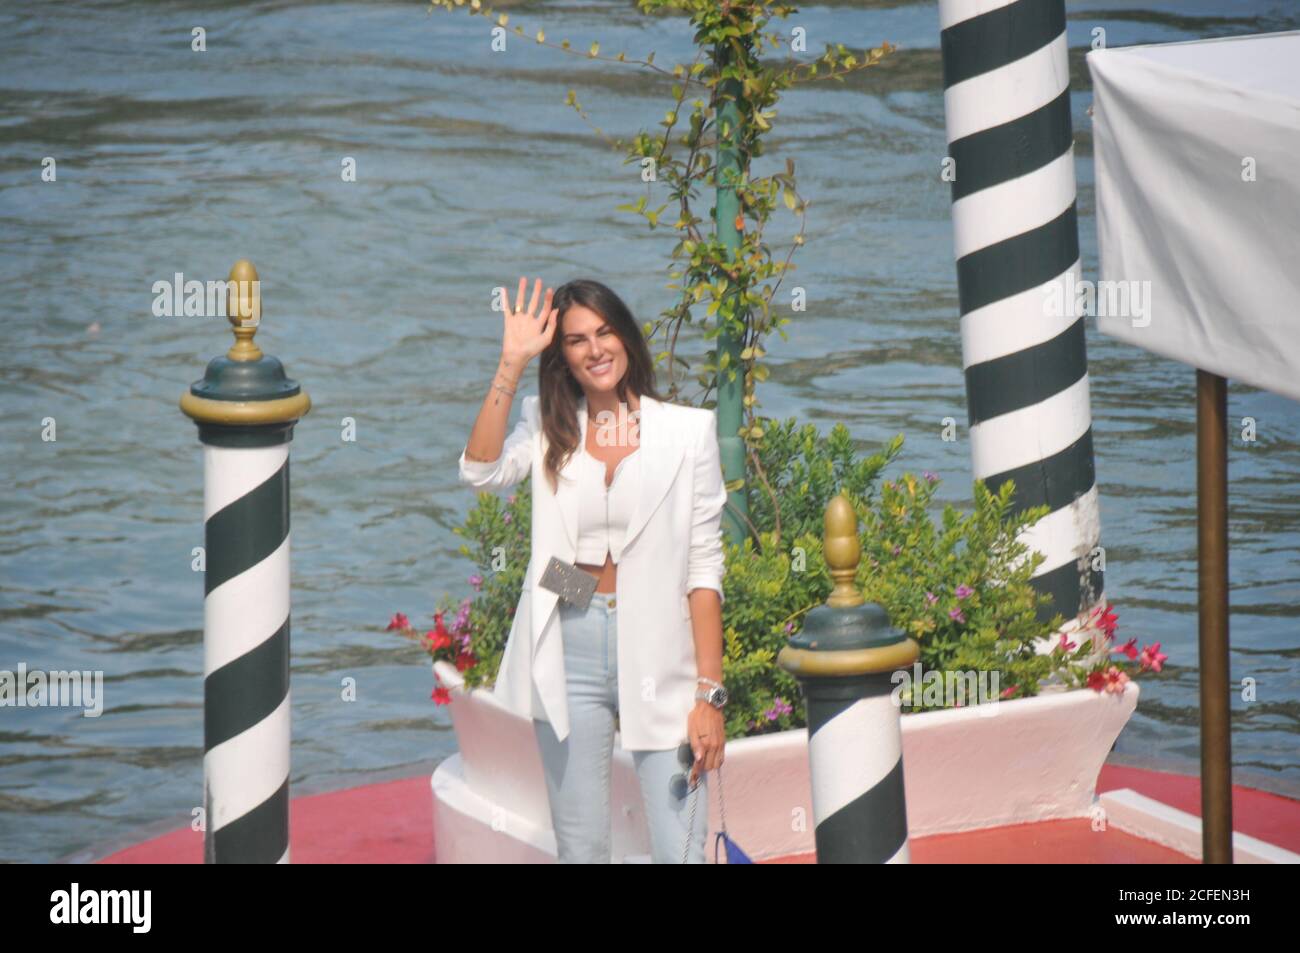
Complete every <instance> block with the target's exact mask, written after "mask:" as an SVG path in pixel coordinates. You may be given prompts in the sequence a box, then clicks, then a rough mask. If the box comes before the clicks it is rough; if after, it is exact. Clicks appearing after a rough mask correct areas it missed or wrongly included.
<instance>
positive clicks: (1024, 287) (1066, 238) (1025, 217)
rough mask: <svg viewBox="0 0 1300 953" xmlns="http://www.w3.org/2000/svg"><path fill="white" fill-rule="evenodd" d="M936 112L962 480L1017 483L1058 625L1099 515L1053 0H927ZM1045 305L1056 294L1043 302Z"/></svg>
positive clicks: (1061, 35)
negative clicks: (948, 199) (966, 455)
mask: <svg viewBox="0 0 1300 953" xmlns="http://www.w3.org/2000/svg"><path fill="white" fill-rule="evenodd" d="M939 17H940V25H941V27H942V34H941V43H940V45H941V47H942V54H943V86H944V112H945V115H946V120H947V138H948V159H949V160H950V162H949V164H948V167H949V168H950V169H951V173H952V219H953V235H954V244H955V254H956V259H957V289H958V298H959V300H960V302H961V337H962V366H963V368H964V369H965V374H966V396H967V415H968V420H969V424H970V437H971V460H972V470H973V475H974V478H975V479H977V480H984V481H985V485H986V486H987V487H988V488H989V489H990V490H994V491H996V490H997V488H998V487H999V486H1000V485H1001V484H1002V483H1003V482H1004V481H1005V480H1007V479H1012V480H1014V481H1015V485H1016V493H1015V500H1014V504H1013V509H1014V510H1015V511H1016V512H1020V511H1022V510H1025V509H1027V508H1029V507H1031V506H1040V505H1042V504H1047V506H1048V507H1050V512H1049V513H1048V515H1047V516H1045V517H1044V518H1043V519H1041V520H1040V521H1039V522H1038V523H1037V524H1035V525H1034V526H1033V527H1031V528H1030V529H1029V530H1028V531H1027V532H1026V533H1025V534H1024V536H1023V537H1022V541H1023V542H1025V543H1027V544H1028V545H1029V546H1030V548H1031V549H1034V550H1037V551H1038V552H1041V553H1043V555H1044V556H1045V557H1046V559H1045V560H1044V562H1043V563H1042V565H1040V566H1039V567H1038V569H1037V570H1036V571H1035V573H1034V578H1033V580H1032V581H1033V585H1034V587H1035V588H1036V589H1038V590H1039V591H1040V592H1045V593H1047V594H1048V595H1050V596H1051V603H1050V604H1049V605H1047V606H1046V607H1045V609H1043V610H1042V611H1041V613H1040V614H1041V615H1042V617H1043V618H1044V620H1046V618H1049V617H1050V616H1051V615H1052V614H1053V613H1056V612H1060V613H1061V615H1062V616H1064V618H1065V620H1066V623H1067V627H1069V626H1070V623H1072V622H1073V620H1074V618H1075V617H1076V616H1077V615H1079V613H1082V612H1086V611H1088V610H1090V609H1091V608H1092V607H1093V606H1095V605H1097V604H1098V602H1099V601H1100V599H1101V590H1102V582H1103V572H1102V567H1103V563H1102V561H1101V560H1100V559H1099V558H1098V553H1099V545H1100V539H1101V522H1100V518H1099V513H1098V506H1097V482H1096V472H1095V465H1094V460H1093V448H1092V411H1091V408H1090V404H1089V395H1088V363H1087V354H1086V349H1085V345H1084V318H1083V317H1082V316H1080V315H1079V313H1078V311H1079V309H1078V307H1077V303H1076V300H1075V289H1077V288H1078V287H1079V279H1080V276H1081V269H1080V262H1079V229H1078V224H1077V220H1076V208H1075V183H1074V142H1073V134H1072V131H1071V122H1070V65H1069V57H1068V52H1069V50H1068V46H1067V45H1066V36H1065V4H1064V2H1063V0H1011V2H1008V0H940V3H939ZM1054 303H1059V305H1060V307H1059V308H1057V307H1055V306H1054Z"/></svg>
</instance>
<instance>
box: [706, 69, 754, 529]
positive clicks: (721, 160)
mask: <svg viewBox="0 0 1300 953" xmlns="http://www.w3.org/2000/svg"><path fill="white" fill-rule="evenodd" d="M731 58H732V53H731V49H730V48H729V47H728V46H727V45H726V44H725V43H724V44H719V45H718V47H717V54H716V57H715V59H716V62H717V65H718V69H719V72H721V71H722V70H724V69H725V68H726V66H727V64H728V63H730V62H731ZM717 88H718V90H719V101H718V160H717V165H716V167H715V169H714V174H715V176H716V179H715V181H716V183H717V201H716V206H715V208H714V216H713V222H714V229H715V230H716V233H717V236H718V239H719V241H721V242H722V245H723V247H724V248H725V249H726V250H727V256H728V257H729V258H734V257H735V255H736V252H737V250H738V249H739V248H740V233H741V230H740V228H738V227H737V225H736V218H737V216H739V214H740V201H739V199H738V198H737V196H736V189H735V186H734V185H733V184H732V183H734V182H737V181H739V178H740V176H741V175H742V174H743V169H742V168H741V161H740V150H739V149H738V148H737V146H736V141H737V139H738V138H739V136H740V109H739V107H738V106H737V105H736V104H737V102H738V101H739V98H740V96H741V95H742V92H743V91H742V88H741V84H740V83H739V82H737V81H736V80H734V79H728V80H723V81H722V82H720V83H719V84H718V87H717ZM738 297H739V296H738V293H737V290H736V289H735V288H734V287H731V283H730V282H728V289H727V298H726V300H727V302H728V304H729V305H734V304H735V303H736V299H737V298H738ZM740 351H741V342H740V340H739V339H738V338H737V337H736V336H735V335H734V334H732V333H730V332H729V331H727V330H726V329H725V328H724V330H723V332H722V333H721V334H719V335H718V368H719V370H718V408H717V410H718V449H719V452H720V454H721V456H722V475H723V479H725V480H726V481H727V482H728V483H730V482H731V481H733V480H743V479H745V441H744V440H743V439H742V438H741V437H740V436H738V434H737V431H739V430H740V427H741V424H742V423H743V422H744V413H743V411H744V408H743V404H742V401H743V399H744V394H745V380H744V376H743V374H742V373H741V364H740ZM724 355H725V359H724ZM733 369H734V370H736V371H737V373H736V379H735V380H734V381H733V380H730V379H729V376H728V375H729V372H730V371H731V370H733ZM727 501H728V502H729V503H730V504H731V505H730V506H728V507H726V508H725V509H724V510H723V512H722V525H723V531H724V532H725V533H726V534H727V539H728V540H730V541H731V542H733V543H739V542H740V541H741V540H742V539H744V538H745V536H747V535H748V529H747V528H746V525H745V520H744V519H742V517H741V516H740V515H738V514H743V515H744V516H746V517H747V516H748V515H749V506H748V505H747V503H746V501H745V488H744V486H741V488H740V489H737V490H732V491H731V493H729V494H728V496H727Z"/></svg>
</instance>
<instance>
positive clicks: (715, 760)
mask: <svg viewBox="0 0 1300 953" xmlns="http://www.w3.org/2000/svg"><path fill="white" fill-rule="evenodd" d="M541 289H542V283H541V280H540V279H538V281H537V283H536V285H535V286H534V288H533V294H532V299H531V301H530V302H529V304H528V308H527V310H525V308H524V297H525V295H526V292H527V279H525V278H520V279H519V290H518V293H517V296H516V301H515V307H514V308H513V309H511V308H510V307H509V302H508V301H507V306H506V309H505V311H506V315H505V332H504V336H503V340H502V346H501V361H500V364H499V365H498V367H497V373H496V377H495V379H494V380H493V382H492V385H491V387H490V389H489V390H488V395H487V397H486V399H485V400H484V401H483V406H482V408H481V409H480V410H479V414H478V419H477V420H475V422H474V428H473V430H472V431H471V433H470V437H469V442H468V444H467V445H466V447H465V451H464V453H462V454H461V458H460V478H461V480H462V482H464V483H467V484H469V485H471V486H474V487H479V488H486V489H490V490H493V491H497V490H500V489H502V488H504V487H509V486H512V485H513V484H515V483H517V482H518V481H519V480H521V479H523V478H524V477H525V476H527V475H531V476H532V530H531V532H532V537H531V539H532V552H531V556H530V559H529V563H528V571H527V573H526V575H525V577H524V587H523V592H522V594H521V595H520V599H519V605H518V607H517V608H516V610H515V615H514V621H513V623H512V626H511V630H510V637H509V640H508V642H507V643H506V649H505V653H504V656H503V658H502V660H501V669H500V672H499V674H498V676H497V682H496V687H495V689H494V694H495V696H496V697H497V698H498V699H500V700H501V701H502V703H503V704H505V705H506V706H507V707H508V708H510V709H512V710H513V711H516V712H518V713H519V714H521V715H523V716H525V717H530V718H532V719H533V725H534V728H535V730H536V733H537V741H538V746H539V748H540V750H541V754H542V764H543V767H544V769H545V774H546V785H547V793H548V796H549V799H550V810H551V820H552V823H553V825H554V827H555V837H556V844H557V848H558V860H559V861H560V862H561V863H609V862H610V859H611V857H610V760H611V758H612V754H613V742H614V730H615V719H616V718H617V720H618V730H619V734H620V741H621V744H622V747H623V748H624V749H625V750H629V751H631V752H632V756H633V761H634V763H635V764H636V771H637V778H638V780H639V782H640V787H641V795H642V800H643V802H644V804H645V810H646V821H647V824H648V826H649V829H650V838H651V844H652V859H653V861H654V862H655V863H681V862H682V860H683V856H684V855H685V856H686V859H687V860H688V861H689V862H692V863H703V862H704V835H705V833H706V828H707V822H708V810H707V808H708V797H707V791H708V789H707V786H706V785H705V781H704V772H707V771H711V770H713V769H714V768H716V767H718V766H719V765H721V764H722V760H723V747H724V741H725V735H724V719H723V716H722V706H723V705H725V703H726V691H725V689H723V687H722V684H721V683H722V574H723V562H722V534H721V519H722V508H723V506H724V504H725V503H726V499H727V493H726V489H725V487H724V485H723V480H722V471H721V464H720V460H719V453H718V440H717V431H716V415H715V414H714V412H713V411H711V410H704V409H700V408H694V407H684V406H679V405H677V404H670V403H665V402H663V401H661V400H660V399H659V398H658V396H657V394H656V393H655V386H654V370H653V367H652V365H651V360H650V353H649V350H648V349H647V347H646V344H645V340H644V338H643V337H642V335H641V332H640V329H639V328H638V327H637V324H636V320H635V319H634V318H633V316H632V314H631V312H630V311H629V310H628V308H627V306H626V305H625V304H624V303H623V302H622V301H621V300H620V299H619V297H618V296H617V295H616V294H614V292H613V291H611V290H610V289H609V288H607V287H605V286H604V285H602V284H600V283H599V282H596V281H590V280H580V281H571V282H569V283H568V284H566V285H562V286H561V287H560V288H559V289H558V291H556V292H554V294H552V291H551V289H550V288H548V289H547V290H546V296H545V299H544V300H543V301H542V306H541V310H540V311H539V310H538V298H539V295H540V293H541ZM539 354H540V355H541V360H540V362H539V366H538V390H539V394H538V396H536V397H531V396H530V397H526V398H524V399H523V401H522V407H521V413H520V420H519V423H518V424H516V426H515V429H514V431H513V432H512V433H511V434H510V437H509V439H505V432H506V421H507V419H508V416H509V413H510V405H511V402H512V398H513V397H514V395H515V392H516V389H517V386H518V384H519V381H520V379H521V378H522V376H523V373H524V368H525V366H526V365H527V364H528V362H529V361H530V360H531V359H532V358H533V357H535V356H537V355H539ZM643 430H644V432H643ZM556 560H558V562H559V564H561V572H560V576H561V577H562V576H563V568H564V567H567V570H568V572H569V573H571V574H572V577H573V578H575V579H579V580H580V579H581V578H582V577H581V576H578V575H577V574H578V573H587V574H589V575H590V576H591V577H594V584H595V585H594V592H592V593H591V595H590V602H589V603H587V604H586V605H585V608H584V607H582V606H583V601H584V600H583V594H582V591H581V590H583V589H585V590H587V591H589V590H590V589H591V585H590V582H591V581H590V580H588V583H587V585H586V586H585V587H582V586H578V587H576V589H574V588H570V589H567V590H564V591H565V594H564V595H563V596H561V594H560V591H559V590H562V589H564V587H563V586H560V587H558V588H557V587H556V586H555V585H554V581H553V579H552V578H551V577H549V576H546V575H545V573H546V570H547V567H548V565H552V563H553V561H556ZM547 582H550V583H551V584H550V585H546V584H544V583H547ZM692 756H693V759H694V760H693V761H692ZM688 772H689V773H688ZM688 795H689V797H688ZM692 799H694V800H695V802H696V804H695V815H696V816H695V823H694V828H693V829H691V826H690V822H689V819H690V814H691V811H690V805H689V802H690V801H691V800H692Z"/></svg>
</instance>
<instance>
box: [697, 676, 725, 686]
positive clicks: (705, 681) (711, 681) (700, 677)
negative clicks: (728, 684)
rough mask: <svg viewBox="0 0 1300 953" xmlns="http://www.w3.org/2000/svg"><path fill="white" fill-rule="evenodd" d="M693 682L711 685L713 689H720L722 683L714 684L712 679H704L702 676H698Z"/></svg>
mask: <svg viewBox="0 0 1300 953" xmlns="http://www.w3.org/2000/svg"><path fill="white" fill-rule="evenodd" d="M695 680H696V681H697V682H704V683H705V684H706V685H712V686H713V687H714V688H721V687H722V683H721V682H715V681H714V680H713V679H711V678H705V677H704V676H703V675H701V676H699V677H698V678H697V679H695Z"/></svg>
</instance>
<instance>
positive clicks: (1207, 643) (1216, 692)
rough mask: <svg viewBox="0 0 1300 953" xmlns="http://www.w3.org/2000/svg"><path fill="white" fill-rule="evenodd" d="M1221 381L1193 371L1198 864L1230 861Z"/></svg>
mask: <svg viewBox="0 0 1300 953" xmlns="http://www.w3.org/2000/svg"><path fill="white" fill-rule="evenodd" d="M1227 433H1228V382H1227V381H1226V380H1224V378H1222V377H1220V376H1218V375H1217V374H1211V373H1210V372H1209V371H1202V370H1198V371H1197V372H1196V509H1197V521H1196V543H1197V553H1198V558H1199V564H1200V565H1199V588H1200V593H1199V595H1200V639H1199V642H1200V671H1201V859H1202V862H1203V863H1206V864H1230V863H1232V721H1231V719H1232V705H1231V695H1230V694H1229V692H1230V689H1229V684H1228V668H1229V661H1228V438H1227Z"/></svg>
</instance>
